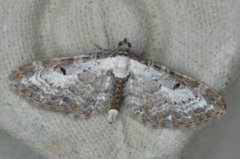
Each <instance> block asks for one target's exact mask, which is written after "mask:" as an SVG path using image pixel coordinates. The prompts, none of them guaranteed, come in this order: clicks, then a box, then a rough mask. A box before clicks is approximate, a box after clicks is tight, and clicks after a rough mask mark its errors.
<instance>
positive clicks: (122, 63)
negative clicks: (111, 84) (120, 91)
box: [113, 56, 130, 78]
mask: <svg viewBox="0 0 240 159" xmlns="http://www.w3.org/2000/svg"><path fill="white" fill-rule="evenodd" d="M129 61H130V60H129V58H128V57H127V56H116V61H115V66H114V68H113V74H114V75H115V76H116V77H118V78H125V77H127V76H128V75H129V70H128V68H129Z"/></svg>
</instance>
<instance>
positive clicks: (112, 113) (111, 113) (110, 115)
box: [108, 109, 118, 124]
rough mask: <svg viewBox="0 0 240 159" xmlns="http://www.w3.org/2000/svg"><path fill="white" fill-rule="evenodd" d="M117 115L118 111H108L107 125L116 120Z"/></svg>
mask: <svg viewBox="0 0 240 159" xmlns="http://www.w3.org/2000/svg"><path fill="white" fill-rule="evenodd" d="M117 115H118V110H116V109H110V110H109V111H108V122H109V124H112V123H113V122H114V121H115V120H116V118H117Z"/></svg>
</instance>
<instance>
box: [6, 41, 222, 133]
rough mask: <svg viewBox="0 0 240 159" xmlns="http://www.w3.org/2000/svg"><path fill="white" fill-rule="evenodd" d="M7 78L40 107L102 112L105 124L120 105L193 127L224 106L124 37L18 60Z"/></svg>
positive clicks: (163, 122)
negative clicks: (88, 49) (110, 44)
mask: <svg viewBox="0 0 240 159" xmlns="http://www.w3.org/2000/svg"><path fill="white" fill-rule="evenodd" d="M9 79H10V81H11V82H10V86H11V88H13V90H15V92H16V93H17V94H19V95H20V96H23V97H25V98H26V99H27V100H28V101H29V102H31V103H33V104H35V105H38V106H39V107H41V108H44V109H48V110H53V111H58V112H63V113H66V114H71V115H72V116H74V117H76V118H81V117H89V116H91V115H94V114H106V117H107V118H108V121H109V123H112V122H114V121H115V120H116V117H117V115H118V113H119V111H121V110H122V109H124V111H121V112H123V114H127V115H130V116H131V117H133V118H136V119H138V120H139V121H141V122H142V123H145V124H148V125H151V126H152V127H154V128H157V127H176V128H180V127H193V126H195V125H198V124H201V123H205V122H207V121H209V120H211V119H213V118H217V117H219V116H220V115H221V114H223V113H225V110H226V105H225V103H224V101H223V99H222V97H221V96H220V95H218V94H217V93H216V92H215V91H214V90H213V89H210V88H209V87H208V86H207V85H205V84H203V83H201V82H199V81H197V80H194V79H192V78H191V77H189V76H186V75H183V74H181V73H179V72H176V71H175V70H173V69H170V68H168V67H166V66H164V65H162V64H159V63H157V62H154V61H152V60H148V59H145V58H141V57H140V56H137V54H136V53H134V52H132V51H131V43H129V42H128V41H127V39H126V38H125V39H124V40H123V41H121V42H119V45H118V47H117V48H116V49H114V50H111V51H108V52H104V51H102V52H99V53H92V54H87V55H79V56H76V57H63V58H54V59H46V60H42V61H36V62H33V63H30V64H26V65H23V66H22V67H20V68H19V69H18V70H16V71H13V72H12V74H11V75H10V76H9ZM120 109H121V110H120Z"/></svg>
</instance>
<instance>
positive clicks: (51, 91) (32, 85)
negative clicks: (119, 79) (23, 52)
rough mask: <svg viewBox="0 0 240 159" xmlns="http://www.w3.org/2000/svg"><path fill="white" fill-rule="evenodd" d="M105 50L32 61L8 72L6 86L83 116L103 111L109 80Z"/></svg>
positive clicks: (107, 101)
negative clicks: (96, 52)
mask: <svg viewBox="0 0 240 159" xmlns="http://www.w3.org/2000/svg"><path fill="white" fill-rule="evenodd" d="M108 56H109V55H108V54H92V55H82V56H76V57H71V58H55V59H48V60H42V61H37V62H33V63H31V64H26V65H24V66H22V67H20V68H19V69H18V70H16V71H14V72H13V73H12V74H11V75H10V76H9V78H10V81H11V83H10V86H11V87H12V88H13V89H14V90H15V92H16V93H17V94H19V95H20V96H23V97H25V98H26V99H27V100H28V101H30V102H31V103H34V104H35V105H37V106H39V107H41V108H44V109H48V110H53V111H59V112H64V113H67V114H72V115H73V116H75V117H85V116H89V115H90V114H92V113H102V112H107V111H108V109H109V107H110V104H111V98H112V91H113V84H112V82H113V80H112V76H111V73H109V72H111V71H110V70H109V68H111V67H112V65H113V61H114V60H113V59H111V57H108Z"/></svg>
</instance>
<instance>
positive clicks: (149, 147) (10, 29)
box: [0, 0, 240, 159]
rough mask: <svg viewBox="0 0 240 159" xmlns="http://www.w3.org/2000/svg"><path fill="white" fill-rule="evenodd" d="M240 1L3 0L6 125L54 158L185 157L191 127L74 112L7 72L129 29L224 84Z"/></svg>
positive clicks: (188, 69)
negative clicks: (33, 97)
mask: <svg viewBox="0 0 240 159" xmlns="http://www.w3.org/2000/svg"><path fill="white" fill-rule="evenodd" d="M239 7H240V4H239V1H237V0H235V1H234V0H231V1H223V0H212V1H208V0H202V1H198V0H183V1H178V0H173V1H168V0H158V1H156V0H102V1H100V0H81V1H79V0H48V1H42V0H25V1H17V0H11V1H9V0H1V1H0V35H1V39H0V57H1V58H0V74H1V76H0V90H1V93H0V106H1V111H0V128H1V129H4V130H7V131H8V132H10V133H11V134H13V135H14V136H16V137H18V138H20V139H22V140H23V141H24V142H25V143H26V144H28V145H30V146H31V147H33V148H34V149H36V150H38V151H40V152H41V153H42V154H44V155H46V156H47V158H64V159H65V158H99V159H113V158H115V159H123V158H132V159H134V158H140V159H141V158H142V159H143V158H164V159H176V158H179V157H180V152H181V150H182V149H183V148H184V145H185V144H186V143H187V142H188V140H189V138H190V137H191V135H192V134H193V131H192V130H171V129H162V130H153V129H150V128H147V127H145V126H143V125H141V124H140V123H138V122H136V121H134V120H132V119H131V118H129V117H126V116H121V115H120V117H119V119H118V121H117V122H116V123H114V124H112V125H109V124H108V122H107V117H106V116H97V117H94V118H90V119H88V120H74V119H71V118H69V117H68V116H65V115H62V114H59V113H53V112H48V111H45V110H41V109H38V108H35V107H33V106H31V105H30V104H28V103H27V102H25V100H23V99H21V98H20V97H18V96H16V95H15V94H14V93H13V92H12V91H10V90H9V87H8V79H7V78H8V75H9V73H10V72H11V71H12V70H13V69H16V68H17V67H19V66H21V65H23V64H26V63H29V62H32V61H34V60H40V59H43V58H52V57H61V56H73V55H78V54H84V53H90V52H96V51H99V50H98V48H96V47H95V45H94V44H97V45H99V46H101V47H102V48H110V49H111V48H114V47H115V46H116V45H117V43H118V42H119V41H120V40H122V39H123V38H124V37H127V38H128V39H129V41H131V43H132V46H133V49H134V50H135V51H136V52H139V53H142V52H144V53H145V54H146V57H148V58H150V59H155V61H159V62H161V63H163V64H165V65H167V66H169V67H171V68H175V69H176V70H178V71H180V72H182V73H185V74H188V75H190V76H192V77H194V78H196V79H198V80H200V81H203V82H204V83H206V84H208V85H209V86H210V87H212V88H214V89H216V90H217V91H222V90H224V88H225V87H226V85H227V84H228V83H229V82H231V81H232V80H233V79H234V78H235V77H236V75H237V70H238V69H239V66H240V53H239V52H240V50H239V48H240V45H239V42H240V33H239V32H240V31H239V25H240V16H239V15H240V11H239Z"/></svg>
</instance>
